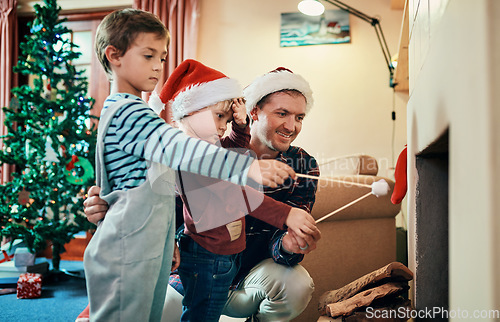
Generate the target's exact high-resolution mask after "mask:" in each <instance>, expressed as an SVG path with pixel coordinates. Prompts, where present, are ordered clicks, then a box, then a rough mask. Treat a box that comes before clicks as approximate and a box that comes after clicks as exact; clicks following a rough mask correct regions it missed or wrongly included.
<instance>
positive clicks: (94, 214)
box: [83, 186, 108, 224]
mask: <svg viewBox="0 0 500 322" xmlns="http://www.w3.org/2000/svg"><path fill="white" fill-rule="evenodd" d="M100 192H101V188H100V187H98V186H92V187H90V189H89V191H88V192H87V195H88V197H87V199H86V200H85V201H84V202H83V210H84V212H85V216H87V220H88V221H90V222H91V223H93V224H97V223H98V222H99V221H101V220H102V219H104V217H105V216H106V212H107V211H108V203H107V202H106V201H104V200H102V199H101V198H99V193H100Z"/></svg>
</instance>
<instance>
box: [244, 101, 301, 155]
mask: <svg viewBox="0 0 500 322" xmlns="http://www.w3.org/2000/svg"><path fill="white" fill-rule="evenodd" d="M305 114H306V99H305V97H304V96H303V95H302V94H300V93H298V92H291V93H289V92H276V93H273V94H271V95H270V97H269V98H268V99H267V100H266V102H265V103H264V104H263V106H262V107H261V108H259V107H256V108H255V109H254V110H253V111H252V119H253V123H252V127H251V128H252V138H255V139H257V140H259V141H260V142H259V143H260V144H261V145H265V147H266V149H268V150H269V154H275V153H276V152H284V151H286V150H288V148H289V147H290V145H291V144H292V142H293V141H294V140H295V138H296V137H297V135H298V134H299V133H300V130H301V129H302V120H303V119H304V117H305Z"/></svg>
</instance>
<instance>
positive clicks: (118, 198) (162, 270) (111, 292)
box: [84, 100, 175, 322]
mask: <svg viewBox="0 0 500 322" xmlns="http://www.w3.org/2000/svg"><path fill="white" fill-rule="evenodd" d="M125 103H126V101H125V100H120V101H118V102H117V103H115V104H112V105H111V106H109V107H108V108H107V109H106V111H105V113H104V114H103V115H102V116H101V119H100V122H99V131H98V140H97V150H96V170H97V171H96V173H97V180H96V181H97V185H99V186H100V187H101V198H102V199H104V200H106V201H107V202H108V204H109V210H108V212H107V213H106V218H105V219H104V220H103V221H102V222H101V223H100V225H99V226H98V228H97V231H96V233H95V234H94V236H93V237H92V239H91V241H90V243H89V245H88V246H87V248H86V250H85V256H84V268H85V275H86V283H87V292H88V295H89V302H90V319H91V321H106V322H108V321H134V322H137V321H160V320H161V315H162V310H163V304H164V299H165V294H166V290H167V285H168V277H169V274H170V268H171V265H172V254H173V249H174V235H175V196H174V192H175V186H174V185H175V176H174V173H173V170H172V169H170V168H167V167H166V166H163V165H161V164H157V163H151V164H149V166H150V167H149V168H148V174H147V178H148V179H147V181H146V182H145V183H143V184H141V185H140V186H139V187H136V188H133V189H130V190H127V191H122V190H117V191H111V189H110V185H109V183H108V179H107V174H106V170H105V167H104V156H103V152H104V136H105V133H106V131H107V130H108V127H109V124H110V122H111V119H112V117H113V115H114V114H115V113H116V112H117V111H118V109H119V108H120V107H121V106H123V104H125Z"/></svg>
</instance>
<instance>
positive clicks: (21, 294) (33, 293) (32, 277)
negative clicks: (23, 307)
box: [17, 273, 42, 299]
mask: <svg viewBox="0 0 500 322" xmlns="http://www.w3.org/2000/svg"><path fill="white" fill-rule="evenodd" d="M41 295H42V275H41V274H37V273H23V274H21V275H20V276H19V279H18V280H17V298H18V299H32V298H37V297H40V296H41Z"/></svg>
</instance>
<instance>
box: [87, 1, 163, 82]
mask: <svg viewBox="0 0 500 322" xmlns="http://www.w3.org/2000/svg"><path fill="white" fill-rule="evenodd" d="M142 32H146V33H155V34H157V35H158V37H166V38H167V45H168V44H169V42H170V33H169V32H168V30H167V28H166V27H165V25H164V24H163V23H162V22H161V20H160V19H158V17H157V16H155V15H154V14H152V13H150V12H147V11H143V10H138V9H122V10H116V11H113V12H112V13H110V14H108V15H107V16H106V17H104V19H103V20H102V21H101V23H100V24H99V27H98V28H97V32H96V36H95V46H94V48H95V52H96V54H97V58H98V59H99V62H100V63H101V65H102V66H103V67H104V71H105V72H106V73H107V74H111V68H110V66H109V61H108V59H107V58H106V47H107V46H110V45H111V46H114V47H115V48H116V49H117V50H118V51H119V53H120V54H121V55H123V54H125V52H126V51H127V50H128V49H129V48H130V46H131V45H132V43H133V42H134V40H135V38H136V37H137V35H138V34H139V33H142Z"/></svg>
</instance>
